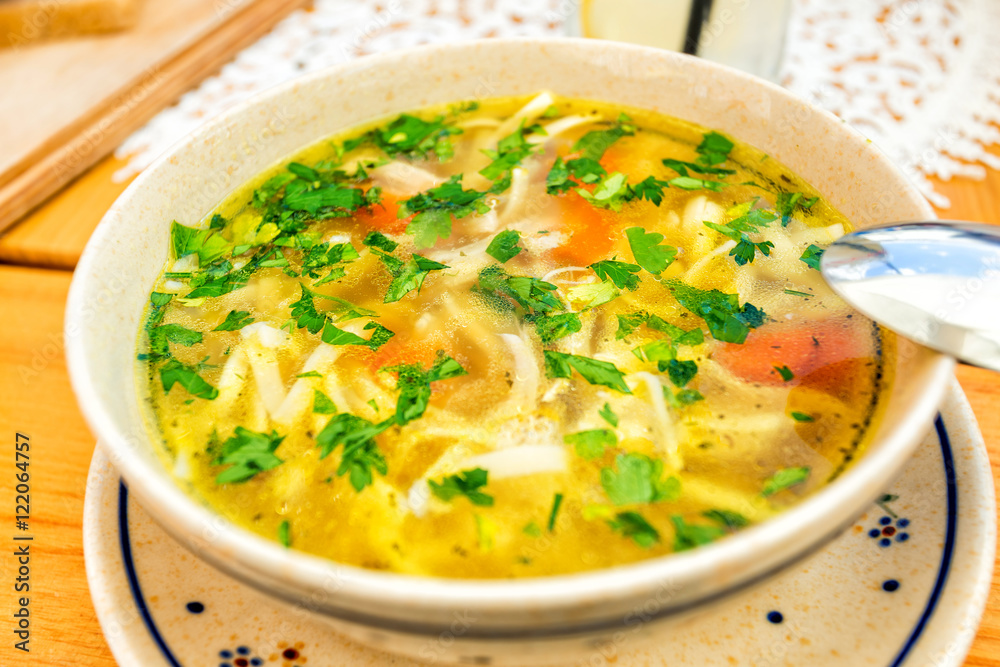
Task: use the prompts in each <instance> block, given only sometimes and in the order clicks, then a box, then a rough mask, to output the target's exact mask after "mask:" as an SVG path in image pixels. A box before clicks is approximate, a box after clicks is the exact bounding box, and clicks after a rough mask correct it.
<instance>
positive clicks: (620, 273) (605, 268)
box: [590, 259, 641, 290]
mask: <svg viewBox="0 0 1000 667" xmlns="http://www.w3.org/2000/svg"><path fill="white" fill-rule="evenodd" d="M590 268H591V269H592V270H593V271H594V273H596V274H597V277H598V278H600V279H601V280H610V281H611V282H613V283H614V284H615V287H617V288H618V289H628V290H634V289H636V288H637V287H639V276H637V275H635V274H637V273H639V271H640V270H641V267H639V266H638V265H637V264H629V263H628V262H619V261H617V260H614V259H605V260H601V261H600V262H594V263H593V264H591V265H590Z"/></svg>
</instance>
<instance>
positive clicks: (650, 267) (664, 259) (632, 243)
mask: <svg viewBox="0 0 1000 667" xmlns="http://www.w3.org/2000/svg"><path fill="white" fill-rule="evenodd" d="M625 236H626V237H627V238H628V244H629V247H631V248H632V256H633V257H635V263H636V264H638V265H639V266H641V267H642V268H644V269H645V270H646V271H648V272H650V273H652V274H653V275H655V276H658V275H660V273H662V272H663V270H664V269H666V268H667V267H668V266H670V265H671V264H673V262H674V257H675V256H676V255H677V248H675V247H673V246H671V245H665V244H664V245H660V242H661V241H663V234H660V233H658V232H647V231H646V230H645V229H643V228H642V227H629V228H628V229H626V230H625Z"/></svg>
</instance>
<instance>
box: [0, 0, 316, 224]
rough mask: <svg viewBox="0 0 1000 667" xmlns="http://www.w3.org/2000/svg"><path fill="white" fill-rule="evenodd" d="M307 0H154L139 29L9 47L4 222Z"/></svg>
mask: <svg viewBox="0 0 1000 667" xmlns="http://www.w3.org/2000/svg"><path fill="white" fill-rule="evenodd" d="M306 4H308V0H169V1H165V0H149V1H147V2H145V3H143V6H142V7H141V8H140V15H139V19H138V21H137V23H136V25H135V26H134V27H132V28H131V29H129V30H127V31H124V32H120V33H113V34H108V35H94V36H87V37H78V38H72V39H66V40H61V41H48V42H42V43H38V44H32V45H28V46H23V47H20V48H15V49H3V50H0V90H2V91H4V93H3V94H0V148H2V150H0V230H3V229H5V228H6V227H8V226H10V225H11V224H13V223H14V222H16V221H17V220H18V219H20V218H21V217H22V216H23V215H24V214H25V213H27V212H28V211H30V210H31V209H33V208H34V207H35V206H37V205H38V204H40V203H41V202H43V201H44V200H45V199H46V198H48V197H49V196H50V195H52V194H53V193H54V192H56V191H57V190H58V189H59V188H61V187H63V186H64V185H65V184H66V183H68V182H69V181H71V180H72V179H73V178H75V177H76V176H78V175H79V174H81V173H82V172H83V171H84V170H86V169H87V168H89V167H90V166H91V165H93V164H94V163H96V162H97V161H98V160H100V159H101V158H102V157H104V156H106V155H107V154H108V153H110V152H111V151H112V150H114V149H115V148H116V147H117V146H118V144H120V143H121V142H122V141H123V140H124V139H125V138H126V137H127V136H128V135H129V134H130V133H131V132H132V131H133V130H135V129H136V128H137V127H139V126H140V125H141V124H143V123H144V122H146V121H147V120H149V118H151V117H152V116H153V115H154V114H155V113H156V112H157V111H159V110H160V109H162V108H163V107H165V106H167V105H168V104H170V103H171V102H173V101H175V100H176V99H177V97H179V96H180V95H181V93H183V92H184V91H186V90H187V89H189V88H190V87H192V86H193V85H194V84H195V83H197V82H198V81H200V80H201V79H203V78H204V77H206V76H208V75H209V74H211V73H212V72H214V71H215V70H216V69H218V68H219V67H220V66H221V65H222V64H223V63H225V62H226V61H227V60H229V59H230V58H231V57H232V56H233V54H235V53H236V52H237V51H238V50H239V49H241V48H243V47H245V46H247V45H249V44H250V43H252V42H253V41H255V40H256V39H258V38H259V37H260V36H261V35H263V34H264V33H266V32H267V31H268V30H270V28H271V27H272V26H273V25H274V24H275V23H276V22H277V21H278V20H279V19H281V18H282V17H284V16H285V15H286V14H288V13H289V12H290V11H291V10H293V9H296V8H298V7H302V6H304V5H306Z"/></svg>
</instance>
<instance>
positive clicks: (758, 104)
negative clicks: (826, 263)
mask: <svg viewBox="0 0 1000 667" xmlns="http://www.w3.org/2000/svg"><path fill="white" fill-rule="evenodd" d="M540 90H551V91H553V92H555V93H558V94H561V95H567V96H570V97H576V98H590V99H600V100H608V101H612V102H619V103H621V104H624V105H627V106H633V107H644V108H648V109H653V110H656V111H659V112H662V113H666V114H670V115H673V116H677V117H680V118H683V119H686V120H690V121H693V122H695V123H698V124H700V125H703V126H705V127H708V128H713V129H717V130H720V131H722V132H725V133H728V134H730V135H732V136H735V137H738V138H739V139H741V140H743V141H746V142H749V143H750V144H753V145H755V146H757V147H759V148H761V149H762V150H764V151H766V152H767V153H768V154H770V155H771V156H773V157H774V158H776V159H778V160H780V161H781V162H783V163H784V164H785V165H787V166H788V167H790V168H791V169H792V170H794V171H795V172H796V173H798V174H799V175H801V176H803V177H804V178H805V179H806V180H808V181H809V182H810V183H812V184H813V185H814V186H815V187H816V188H817V189H818V190H819V191H820V192H821V193H823V195H824V196H825V197H826V198H827V199H828V200H829V201H830V202H831V203H832V204H833V205H834V206H836V207H837V208H838V209H839V210H840V211H842V212H843V213H844V214H846V215H847V216H848V218H850V219H851V220H853V221H854V222H855V224H856V226H859V227H865V226H869V225H872V224H876V223H881V222H888V221H893V220H911V219H930V218H933V217H934V216H933V211H932V210H931V209H930V207H929V206H928V205H927V203H926V202H925V201H924V199H923V198H922V197H921V196H920V194H919V193H918V192H917V191H916V190H915V189H914V188H913V186H912V185H911V184H910V183H909V182H908V181H907V180H906V178H905V177H904V176H903V175H902V174H901V173H900V172H899V170H898V169H896V168H895V167H894V166H893V165H892V164H890V162H889V161H888V160H887V159H886V158H885V157H884V156H883V155H882V154H881V153H879V152H878V151H877V150H876V149H875V148H874V147H873V146H872V145H871V144H870V143H869V142H868V141H867V140H866V139H864V138H863V137H861V136H860V135H859V134H857V133H855V132H854V131H852V130H851V129H850V128H848V127H847V126H846V125H844V124H843V123H842V122H841V121H840V120H838V119H837V118H835V117H834V116H832V115H829V114H827V113H825V112H823V111H820V110H818V109H816V108H814V107H811V106H809V105H808V104H806V103H805V102H803V101H801V100H799V99H798V98H796V97H794V96H792V95H791V94H789V93H788V92H786V91H784V90H782V89H781V88H778V87H776V86H773V85H771V84H769V83H766V82H764V81H761V80H759V79H755V78H753V77H750V76H748V75H745V74H742V73H740V72H737V71H735V70H732V69H728V68H724V67H721V66H718V65H714V64H712V63H709V62H706V61H702V60H697V59H694V58H690V57H687V56H682V55H678V54H674V53H670V52H666V51H661V50H655V49H650V48H643V47H635V46H629V45H625V44H618V43H613V42H600V41H589V40H558V41H542V40H490V41H481V42H472V43H465V44H458V45H448V46H437V47H431V48H421V49H415V50H410V51H401V52H397V53H392V54H389V55H385V56H379V57H371V58H364V59H361V60H358V61H356V62H353V63H351V64H348V65H344V66H341V67H336V68H334V69H330V70H327V71H324V72H320V73H318V74H314V75H311V76H308V77H304V78H302V79H299V80H297V81H294V82H292V83H290V84H287V85H284V86H281V87H279V88H276V89H274V90H271V91H269V92H267V93H265V94H263V95H261V96H259V97H257V98H255V99H254V100H252V101H250V102H248V103H246V104H244V105H242V106H240V107H238V108H236V109H234V110H232V111H230V112H229V113H227V114H225V115H224V116H222V117H221V118H218V119H216V120H214V121H212V122H211V123H209V124H208V125H206V126H205V127H203V128H201V129H200V130H199V131H198V132H195V133H194V134H192V135H191V136H189V137H187V138H186V139H184V140H183V141H182V142H181V143H179V144H178V145H176V146H175V147H174V148H173V149H172V150H171V151H169V153H168V154H167V155H165V156H163V157H162V158H161V159H159V160H158V161H157V162H156V163H155V164H154V165H153V166H151V167H150V168H148V169H147V170H146V171H144V172H143V173H142V175H141V176H139V178H137V179H136V181H135V182H134V183H133V184H132V185H131V186H130V187H129V188H128V190H126V192H125V193H124V194H123V195H122V196H121V198H119V200H118V201H117V202H116V203H115V204H114V206H113V207H112V208H111V210H110V211H109V212H108V214H107V215H106V216H105V217H104V220H103V221H102V222H101V224H100V226H99V227H98V228H97V231H96V232H95V233H94V236H93V237H92V238H91V240H90V243H89V244H88V246H87V249H86V251H85V252H84V254H83V257H82V258H81V260H80V264H79V266H78V267H77V270H76V275H75V277H74V280H73V286H72V289H71V290H70V296H69V305H68V308H67V317H66V338H67V354H68V357H69V369H70V375H71V377H72V381H73V386H74V389H75V391H76V394H77V397H78V399H79V401H80V406H81V408H82V410H83V413H84V415H85V416H86V418H87V420H88V422H89V423H90V426H91V428H92V429H93V430H94V432H95V433H96V434H97V436H98V437H99V438H100V441H101V443H102V445H103V446H104V447H105V448H106V449H107V451H108V453H109V454H110V456H111V458H112V461H113V462H114V464H115V466H116V467H117V468H118V470H119V471H120V472H121V474H122V476H123V477H124V478H125V480H126V482H127V483H128V485H129V489H130V491H131V492H132V493H133V494H134V495H135V496H136V497H137V498H138V499H139V501H140V502H141V503H142V505H143V506H144V507H145V508H146V510H147V511H148V512H149V514H150V515H151V516H153V517H154V518H155V519H156V520H157V521H158V522H159V523H160V524H161V525H162V526H163V527H164V528H165V529H166V530H167V531H168V532H169V533H170V534H171V535H173V536H174V537H175V538H176V539H178V540H179V541H180V542H182V543H183V544H185V545H186V546H188V547H189V548H190V549H191V550H192V551H193V552H194V553H195V554H197V555H198V556H199V557H201V558H203V559H205V560H207V561H209V562H210V563H212V564H214V565H215V566H216V567H218V568H219V569H220V570H223V571H224V572H226V573H228V574H230V575H233V576H235V577H237V578H239V579H241V580H243V581H245V582H246V583H248V584H251V585H253V586H255V587H257V588H259V589H260V590H262V591H264V592H265V593H268V594H270V595H272V596H275V597H278V598H283V599H285V600H287V601H288V602H290V603H291V604H292V605H294V607H295V609H297V610H298V611H297V612H296V613H301V614H309V615H319V616H323V617H325V618H329V619H330V620H331V622H332V623H333V624H334V625H335V626H336V627H337V628H339V629H340V630H342V631H344V632H346V633H348V634H350V635H351V636H352V637H354V638H356V639H358V640H360V641H362V642H365V643H369V644H372V645H377V646H380V647H383V648H385V649H387V650H390V651H397V652H402V653H407V654H410V655H413V656H415V657H418V658H425V659H437V660H441V661H449V662H461V663H463V664H496V663H499V662H514V663H516V664H526V663H528V662H532V661H544V660H547V659H551V658H552V657H554V656H558V657H559V658H561V659H564V660H568V659H571V658H579V657H585V656H586V655H587V652H591V653H592V652H593V651H594V650H595V647H599V646H601V644H602V643H604V642H614V643H615V644H619V643H620V642H621V640H622V639H621V638H622V637H629V638H631V637H633V636H634V637H640V636H641V635H643V634H648V632H646V631H648V629H649V628H651V627H654V626H655V627H656V628H657V631H658V632H665V631H670V627H671V626H670V623H674V624H677V623H679V622H682V621H683V619H684V618H686V617H690V616H691V614H693V613H696V612H697V611H698V610H699V609H704V608H705V607H706V606H707V605H708V604H710V603H711V602H713V601H715V600H718V599H719V598H721V597H723V596H726V595H729V594H732V593H734V592H737V591H740V590H741V589H744V588H746V587H748V586H750V585H753V584H754V583H756V582H759V581H761V580H763V579H765V578H767V577H769V576H771V575H773V574H774V573H775V572H777V571H779V570H781V569H782V568H783V567H785V566H787V565H789V564H790V563H792V562H794V561H796V560H798V559H800V558H802V557H804V556H806V555H808V554H809V553H811V552H812V551H814V550H815V549H816V548H817V547H819V546H820V545H822V544H823V543H825V542H826V541H827V540H828V539H830V538H831V537H833V536H834V535H836V534H837V533H838V532H840V531H841V530H842V529H844V528H845V527H846V526H848V525H850V523H851V522H852V521H853V519H854V518H855V517H856V516H858V515H859V514H860V513H861V512H862V511H864V510H865V509H866V508H867V506H868V505H869V503H870V502H871V501H872V500H873V499H874V498H875V497H876V496H877V495H878V494H879V493H880V492H882V490H883V489H885V488H886V487H887V486H888V485H889V483H890V481H891V480H892V478H893V477H894V475H896V473H897V472H898V471H899V470H900V468H901V467H902V466H903V464H904V463H905V462H906V460H907V458H908V456H909V455H910V453H911V452H912V450H913V448H914V447H915V446H916V445H917V443H918V442H919V441H920V439H921V438H922V437H923V435H924V434H925V432H926V431H927V429H928V428H929V426H930V423H931V419H932V417H933V416H934V414H935V411H936V410H937V406H938V403H939V402H940V400H941V398H942V396H943V393H944V391H945V388H946V386H947V380H948V378H949V377H950V376H951V373H952V365H953V361H952V360H951V359H950V358H947V357H944V356H942V355H939V354H936V353H933V352H931V351H929V350H927V349H925V348H921V347H917V346H915V345H911V344H908V343H905V342H903V343H902V344H901V346H900V354H899V361H898V368H897V371H896V373H897V378H898V381H897V382H896V383H895V385H894V386H893V388H892V391H891V396H889V397H888V401H889V403H888V405H889V407H888V411H887V414H886V416H885V419H884V420H883V422H882V424H881V426H880V428H879V431H878V434H877V437H876V439H875V442H874V443H873V444H872V446H871V447H870V449H869V451H868V452H867V454H866V455H865V456H864V457H862V458H861V459H860V460H859V461H858V462H857V463H856V464H855V465H854V466H853V467H852V468H851V469H850V470H849V471H848V472H847V473H846V474H844V475H843V476H841V477H840V478H839V479H838V480H836V481H835V482H834V483H833V484H831V485H829V486H828V487H826V488H824V489H823V490H821V491H819V492H818V493H816V494H815V495H814V496H812V497H811V498H809V499H808V500H806V501H805V502H803V503H802V504H801V505H799V506H797V507H795V508H794V509H792V510H790V511H788V512H786V513H784V514H783V515H781V516H779V517H778V518H776V519H774V520H772V521H769V522H767V523H765V524H763V525H760V526H756V527H753V528H750V529H748V530H745V531H743V532H741V533H739V534H738V535H735V536H733V537H730V538H728V539H725V540H722V541H720V542H718V543H716V544H714V545H710V546H707V547H703V548H699V549H697V550H695V551H693V552H687V553H683V554H678V555H673V556H669V557H664V558H657V559H652V560H647V561H644V562H640V563H637V564H633V565H628V566H624V567H618V568H612V569H607V570H601V571H596V572H589V573H585V574H578V575H572V576H559V577H545V578H538V579H523V580H515V581H468V580H445V579H435V578H417V577H411V576H403V575H397V574H388V573H383V572H375V571H369V570H363V569H359V568H355V567H349V566H345V565H340V564H337V563H333V562H330V561H327V560H323V559H320V558H317V557H313V556H309V555H306V554H304V553H300V552H297V551H294V550H286V549H284V548H283V547H281V546H280V545H278V544H277V543H275V542H272V541H268V540H265V539H263V538H261V537H258V536H256V535H254V534H251V533H249V532H247V531H245V530H243V529H240V528H237V527H236V526H234V525H232V524H230V523H229V522H227V521H225V520H223V519H221V518H220V517H218V516H217V515H215V514H213V513H212V512H211V511H210V510H209V509H208V508H207V507H205V506H203V505H202V504H200V503H199V502H197V501H196V500H194V499H193V498H192V497H190V496H188V495H186V494H185V492H183V491H182V490H181V489H180V488H179V487H178V486H177V485H176V484H175V482H174V480H173V479H172V478H171V476H170V475H169V474H168V472H167V471H166V470H165V469H164V467H163V466H162V465H161V463H160V460H159V459H158V458H157V455H156V453H155V452H154V446H155V445H154V439H153V437H152V436H151V435H150V433H148V432H147V430H146V427H145V426H144V422H143V419H142V417H141V413H140V409H141V405H140V402H139V400H138V399H137V391H136V374H135V371H134V368H135V366H134V364H135V354H136V340H137V331H138V330H139V327H140V320H141V316H142V312H143V307H144V305H145V304H146V302H147V300H148V295H149V291H150V289H151V287H152V285H153V283H154V281H155V279H156V277H157V275H158V274H159V272H160V271H161V270H162V268H163V266H164V265H165V262H166V261H167V254H168V246H169V243H168V238H169V227H170V222H171V221H172V220H179V221H181V222H184V223H188V224H191V223H194V222H196V221H198V220H200V219H201V218H202V217H203V216H204V215H205V214H206V213H207V212H209V211H210V210H211V209H212V208H213V207H214V206H215V205H216V204H217V203H218V202H219V201H220V200H221V199H222V198H223V197H224V196H226V195H227V194H228V193H230V192H231V191H232V190H233V189H234V188H235V187H237V186H239V185H240V184H241V183H243V182H244V181H246V180H247V179H249V178H251V177H253V176H255V175H257V174H258V173H259V172H261V171H262V170H264V169H265V168H267V167H269V166H271V165H273V164H275V163H276V162H277V161H279V160H281V159H282V158H285V157H287V156H288V155H290V154H291V153H293V152H295V151H296V150H297V149H299V148H302V147H304V146H306V145H309V144H312V143H313V142H315V141H317V140H318V139H320V138H322V137H324V136H327V135H329V134H332V133H334V132H337V131H339V130H341V129H344V128H347V127H350V126H352V125H355V124H357V123H359V122H362V121H367V120H369V119H372V118H375V117H380V116H386V115H390V114H394V113H397V112H401V111H405V110H410V109H414V108H419V107H423V106H426V105H432V104H439V103H446V102H452V101H457V100H465V99H471V98H480V97H493V96H505V95H522V94H529V93H533V92H536V91H540ZM291 618H292V619H293V620H294V616H292V617H291ZM654 620H655V621H659V623H657V624H654V623H652V621H654ZM675 627H676V625H675Z"/></svg>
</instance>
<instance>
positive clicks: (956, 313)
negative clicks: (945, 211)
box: [820, 221, 1000, 371]
mask: <svg viewBox="0 0 1000 667" xmlns="http://www.w3.org/2000/svg"><path fill="white" fill-rule="evenodd" d="M820 270H821V271H822V273H823V277H824V278H825V279H826V281H827V282H828V283H829V284H830V286H831V287H832V288H833V290H834V291H835V292H837V294H839V295H840V296H841V297H842V298H843V299H844V300H845V301H847V302H848V303H849V304H851V305H852V306H854V307H855V308H857V309H858V310H859V311H861V312H862V313H864V314H865V315H867V316H868V317H870V318H871V319H873V320H875V321H876V322H878V323H879V324H882V325H884V326H886V327H888V328H889V329H892V330H893V331H895V332H896V333H898V334H900V335H901V336H905V337H907V338H909V339H911V340H914V341H916V342H918V343H921V344H922V345H926V346H927V347H930V348H932V349H934V350H938V351H939V352H944V353H946V354H950V355H952V356H954V357H957V358H959V359H961V360H962V361H965V362H968V363H971V364H974V365H976V366H982V367H983V368H989V369H991V370H996V371H1000V227H996V226H993V225H986V224H980V223H972V222H953V221H935V222H911V223H902V224H892V225H887V226H882V227H875V228H870V229H864V230H861V231H858V232H854V233H852V234H847V235H845V236H842V237H841V238H839V239H838V240H837V241H835V242H834V243H833V244H832V245H831V246H830V247H829V248H827V250H826V252H824V253H823V257H822V259H821V260H820Z"/></svg>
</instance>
